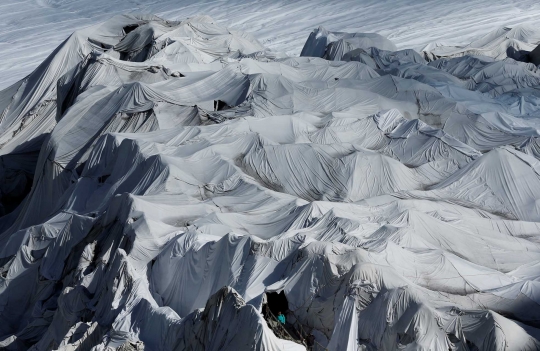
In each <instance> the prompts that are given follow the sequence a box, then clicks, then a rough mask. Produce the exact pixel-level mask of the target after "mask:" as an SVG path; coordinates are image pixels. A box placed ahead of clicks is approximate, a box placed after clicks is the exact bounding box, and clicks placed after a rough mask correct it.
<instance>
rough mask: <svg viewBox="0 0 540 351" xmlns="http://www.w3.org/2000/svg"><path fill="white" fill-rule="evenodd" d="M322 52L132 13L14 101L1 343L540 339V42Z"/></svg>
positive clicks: (146, 345)
mask: <svg viewBox="0 0 540 351" xmlns="http://www.w3.org/2000/svg"><path fill="white" fill-rule="evenodd" d="M306 38H307V40H306V43H305V45H304V48H303V50H302V55H301V56H300V57H290V56H288V55H286V54H283V53H280V52H278V51H274V50H269V49H267V48H266V47H265V46H264V45H262V44H261V43H260V42H259V41H257V40H256V39H255V37H254V36H253V35H251V34H249V33H246V32H243V31H239V30H233V29H230V28H226V27H225V26H223V25H221V24H219V23H216V22H214V20H213V19H212V18H210V17H208V16H196V17H191V18H189V19H186V20H182V21H167V20H164V19H162V18H159V17H157V16H153V15H119V16H115V17H113V18H112V19H110V20H109V21H107V22H105V23H101V24H98V25H94V26H91V27H89V28H85V29H82V30H78V31H76V32H75V33H73V34H72V35H71V36H70V37H69V38H68V39H66V40H65V41H64V43H62V44H61V45H60V46H59V47H58V48H57V49H56V50H55V51H54V52H53V53H52V54H51V55H50V56H49V57H48V58H47V59H46V60H45V61H44V62H43V63H42V64H41V65H40V66H39V67H38V68H37V69H36V70H35V71H34V72H33V73H32V74H30V75H29V76H28V77H26V78H25V79H23V80H21V81H19V82H17V83H16V84H14V85H12V86H11V87H8V88H7V89H5V90H3V91H1V92H0V111H1V120H0V161H1V163H0V193H1V196H2V199H1V204H2V211H3V216H2V217H0V321H1V323H0V348H2V349H6V350H21V349H30V350H66V351H67V350H115V349H117V350H142V349H144V350H291V351H293V350H305V349H306V347H308V342H307V339H308V338H312V339H313V340H314V341H313V343H314V344H315V346H314V348H313V349H314V350H319V349H321V350H322V349H328V350H348V351H349V350H350V351H352V350H396V349H404V350H441V351H442V350H460V351H465V350H516V351H517V350H538V349H540V330H539V329H538V328H540V306H539V303H540V283H539V282H540V236H539V235H540V163H539V161H538V159H539V157H540V134H539V133H540V129H539V127H540V123H539V122H538V119H537V116H538V115H539V113H540V94H539V93H538V87H539V86H540V72H539V71H538V67H537V66H536V65H535V64H534V63H532V62H527V61H534V55H533V54H529V53H530V52H533V53H534V49H535V48H536V46H537V45H538V44H539V43H540V31H539V30H537V29H535V28H534V27H530V26H525V25H523V26H516V27H513V28H507V27H504V28H501V29H499V30H495V31H493V32H491V33H490V34H488V35H486V36H483V37H481V38H479V39H476V40H474V41H473V42H471V43H470V44H469V45H466V46H462V47H456V46H448V45H440V44H433V45H428V46H427V47H426V48H425V49H424V51H423V52H421V53H420V52H416V51H414V50H411V49H398V47H397V46H396V44H394V43H393V42H392V41H390V40H389V39H387V38H385V37H383V36H381V35H379V34H374V33H345V32H332V31H329V30H327V29H325V28H324V27H322V26H321V27H318V28H317V29H315V30H314V31H313V32H312V33H311V34H309V33H306ZM274 292H277V293H281V292H282V293H284V295H285V296H286V299H287V302H288V309H289V311H287V318H288V320H289V323H290V325H291V326H290V328H294V329H295V330H297V331H298V333H299V335H300V337H290V338H282V336H283V335H276V333H275V332H276V330H274V329H272V328H273V327H272V328H271V325H269V324H268V322H267V321H266V320H265V318H264V313H263V310H264V308H265V305H266V304H267V303H268V299H267V294H269V293H274ZM309 347H311V345H310V346H309Z"/></svg>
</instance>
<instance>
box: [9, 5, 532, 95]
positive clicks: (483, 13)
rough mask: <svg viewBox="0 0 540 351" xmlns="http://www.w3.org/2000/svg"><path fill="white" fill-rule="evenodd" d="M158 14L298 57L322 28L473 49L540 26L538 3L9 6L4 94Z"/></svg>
mask: <svg viewBox="0 0 540 351" xmlns="http://www.w3.org/2000/svg"><path fill="white" fill-rule="evenodd" d="M123 13H154V14H157V15H158V16H160V17H163V18H167V19H170V20H182V19H185V18H187V17H192V16H194V15H199V14H206V15H210V16H212V18H214V19H215V20H217V21H218V22H220V23H222V24H223V25H225V26H228V27H232V28H235V29H239V30H244V31H249V32H251V33H253V34H254V35H255V36H256V37H257V39H258V40H259V41H260V42H261V43H263V44H265V46H267V47H269V48H271V49H275V50H279V51H283V52H288V53H291V54H295V55H298V54H300V51H301V49H302V45H303V44H304V42H305V40H306V33H308V32H310V31H311V30H312V29H313V28H316V27H318V26H319V25H322V26H324V27H326V28H327V29H329V30H333V31H344V32H349V33H357V32H364V33H365V32H369V33H373V32H375V33H379V34H382V35H385V36H387V37H388V38H389V39H391V40H393V41H394V42H395V44H396V45H397V46H398V47H399V48H412V49H416V50H421V49H423V48H424V47H425V46H426V45H427V44H429V43H432V42H437V43H438V44H443V45H462V46H463V45H466V44H468V43H469V42H471V40H472V39H473V38H474V37H476V36H478V35H482V34H487V33H489V32H491V31H493V30H494V29H495V28H496V27H503V26H511V25H518V24H522V23H528V24H530V25H535V24H538V23H539V22H540V21H539V20H538V14H539V13H540V3H538V1H536V0H496V1H493V0H452V1H451V2H450V3H449V2H448V1H441V0H420V1H419V0H340V1H326V0H315V1H314V0H295V1H288V0H274V1H268V0H250V1H246V0H220V1H211V0H204V1H187V0H152V1H136V0H77V1H74V0H2V2H1V3H0V89H4V88H6V87H8V86H9V85H11V84H13V83H15V82H16V81H18V80H19V79H21V78H23V77H24V76H26V75H27V74H29V73H30V72H32V71H33V70H34V68H35V67H37V65H39V64H40V63H41V62H42V61H43V60H44V59H45V58H46V57H47V56H48V55H49V54H50V53H51V52H52V50H53V49H54V48H55V47H56V46H57V45H59V44H60V43H62V42H63V41H64V40H65V38H66V37H67V36H68V35H70V34H71V33H72V32H73V31H75V30H79V29H81V28H83V27H87V26H91V25H94V24H97V23H100V22H103V21H104V20H105V19H108V18H110V17H112V16H113V15H116V14H123Z"/></svg>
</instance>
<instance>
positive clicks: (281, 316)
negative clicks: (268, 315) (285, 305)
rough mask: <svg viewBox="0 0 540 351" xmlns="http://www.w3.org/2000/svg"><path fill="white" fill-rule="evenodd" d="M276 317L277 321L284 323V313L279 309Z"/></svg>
mask: <svg viewBox="0 0 540 351" xmlns="http://www.w3.org/2000/svg"><path fill="white" fill-rule="evenodd" d="M277 319H278V321H279V322H280V323H281V324H285V321H286V319H285V315H283V314H282V313H281V311H280V312H279V313H278V316H277Z"/></svg>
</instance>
